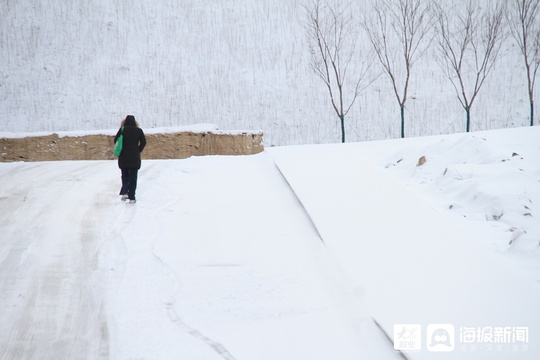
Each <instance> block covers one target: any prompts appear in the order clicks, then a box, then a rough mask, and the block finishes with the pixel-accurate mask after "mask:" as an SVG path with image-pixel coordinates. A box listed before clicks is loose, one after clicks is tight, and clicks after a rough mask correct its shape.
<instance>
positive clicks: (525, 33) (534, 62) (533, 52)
mask: <svg viewBox="0 0 540 360" xmlns="http://www.w3.org/2000/svg"><path fill="white" fill-rule="evenodd" d="M508 22H509V24H510V30H511V33H512V35H513V37H514V39H515V40H516V42H517V44H518V46H519V49H520V50H521V53H522V54H523V60H524V61H525V69H526V71H527V85H528V90H529V104H530V110H531V113H530V122H531V126H533V125H534V85H535V82H536V74H537V72H538V68H539V67H540V0H513V1H512V2H511V11H510V13H509V15H508Z"/></svg>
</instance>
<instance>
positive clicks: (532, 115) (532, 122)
mask: <svg viewBox="0 0 540 360" xmlns="http://www.w3.org/2000/svg"><path fill="white" fill-rule="evenodd" d="M533 125H534V102H532V101H531V126H533Z"/></svg>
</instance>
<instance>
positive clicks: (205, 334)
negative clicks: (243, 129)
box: [0, 127, 540, 360]
mask: <svg viewBox="0 0 540 360" xmlns="http://www.w3.org/2000/svg"><path fill="white" fill-rule="evenodd" d="M539 138H540V128H538V127H533V128H530V127H527V128H516V129H507V130H496V131H487V132H476V133H473V134H455V135H445V136H436V137H424V138H411V139H406V140H386V141H377V142H365V143H351V144H336V145H309V146H291V147H277V148H269V149H267V150H266V151H265V152H263V153H261V154H258V155H252V156H239V157H231V156H210V157H192V158H189V159H185V160H152V161H150V160H146V161H143V166H142V169H141V171H140V173H139V184H138V193H137V199H138V201H137V203H136V204H135V205H128V204H124V203H121V202H120V201H119V199H118V196H117V193H118V190H119V181H120V173H119V170H118V168H117V165H116V162H115V161H65V162H36V163H21V162H18V163H1V164H0V179H1V180H0V210H1V211H2V214H3V215H2V217H0V286H1V288H0V289H1V292H0V318H1V319H2V324H1V326H0V359H179V358H181V359H238V360H240V359H295V360H298V359H310V360H312V359H399V358H403V357H402V355H401V354H400V353H398V352H396V351H395V350H394V349H393V344H392V342H391V341H389V340H388V339H387V338H386V337H385V335H384V333H383V332H382V331H381V330H380V328H379V327H378V326H377V325H376V323H375V322H377V323H378V324H380V326H381V327H382V329H384V331H385V332H386V333H387V334H388V336H389V337H390V338H391V339H393V338H394V333H393V331H394V329H393V327H394V325H396V324H419V325H421V326H422V330H423V331H425V329H426V327H427V326H428V325H429V324H452V325H453V326H454V327H455V329H456V338H455V339H454V340H455V349H454V350H453V351H451V352H444V353H442V352H441V353H434V352H430V351H428V350H427V349H426V345H427V344H428V340H429V339H426V338H422V349H421V350H419V351H406V352H404V355H405V356H406V357H407V358H408V359H433V358H441V359H538V358H540V336H539V333H540V312H539V311H538V303H539V301H540V266H539V264H540V262H539V260H540V252H539V242H540V222H539V221H538V216H539V211H540V205H539V204H540V183H539V182H540V143H539V142H538V139H539ZM421 156H424V157H425V158H426V162H425V164H423V165H421V166H417V163H418V159H419V158H420V157H421ZM462 327H475V328H477V327H493V328H496V327H502V328H504V327H512V328H515V327H527V328H528V334H529V339H528V343H527V344H526V345H527V346H526V347H523V346H521V345H520V347H518V348H516V346H517V344H505V346H504V347H502V348H493V349H491V350H489V349H486V348H481V347H480V346H477V347H476V348H473V347H470V346H464V345H465V344H460V343H459V332H460V328H462ZM425 335H426V333H425V332H423V333H422V336H425Z"/></svg>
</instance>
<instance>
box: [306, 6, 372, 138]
mask: <svg viewBox="0 0 540 360" xmlns="http://www.w3.org/2000/svg"><path fill="white" fill-rule="evenodd" d="M305 9H306V13H307V22H306V23H305V24H304V27H305V29H306V31H307V34H308V37H309V49H310V53H311V60H310V66H311V68H312V70H313V71H314V72H315V74H316V75H317V76H318V77H320V78H321V79H322V80H323V82H324V84H325V85H326V87H327V89H328V92H329V94H330V101H331V103H332V107H333V108H334V111H335V112H336V114H337V116H338V117H339V119H340V122H341V141H342V142H345V116H346V115H347V114H348V113H349V111H350V110H351V108H352V106H353V105H354V103H355V101H356V99H357V98H358V95H359V94H360V92H361V91H362V90H364V89H365V88H366V87H367V86H368V85H369V83H370V81H369V79H368V76H367V74H368V70H369V67H370V66H369V63H368V62H367V60H362V56H361V54H357V51H356V41H357V36H356V31H355V30H356V27H355V24H354V22H353V18H352V15H351V11H347V9H345V10H339V9H335V8H332V7H330V6H328V5H321V3H320V1H319V0H313V1H312V2H311V3H309V5H306V6H305ZM364 59H367V57H364ZM349 86H350V88H349ZM346 90H348V91H346ZM346 97H347V99H346Z"/></svg>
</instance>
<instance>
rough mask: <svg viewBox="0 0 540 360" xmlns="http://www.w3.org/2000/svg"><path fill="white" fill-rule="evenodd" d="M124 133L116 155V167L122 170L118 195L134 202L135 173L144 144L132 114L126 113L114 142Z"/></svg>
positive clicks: (142, 134)
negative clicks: (120, 147) (120, 151)
mask: <svg viewBox="0 0 540 360" xmlns="http://www.w3.org/2000/svg"><path fill="white" fill-rule="evenodd" d="M122 133H123V134H124V136H123V138H124V140H123V144H122V153H121V154H120V156H119V157H118V167H119V168H120V170H121V171H122V188H121V189H120V195H121V196H122V200H123V201H125V200H128V199H129V202H130V203H132V204H134V203H135V191H136V190H137V174H138V171H139V169H140V168H141V152H142V151H143V149H144V147H145V146H146V138H145V137H144V132H143V131H142V129H141V128H139V126H138V124H137V121H135V117H134V116H133V115H128V116H127V117H126V119H125V120H124V121H122V126H121V127H120V129H119V130H118V132H117V133H116V136H115V137H114V143H115V144H116V141H118V137H119V136H120V134H122Z"/></svg>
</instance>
